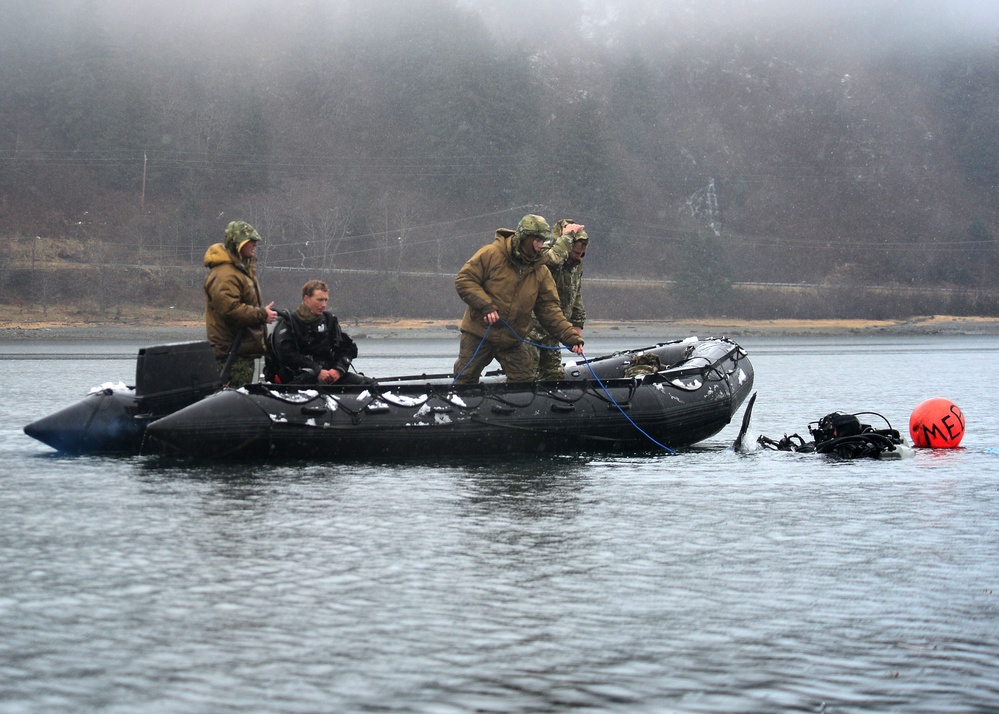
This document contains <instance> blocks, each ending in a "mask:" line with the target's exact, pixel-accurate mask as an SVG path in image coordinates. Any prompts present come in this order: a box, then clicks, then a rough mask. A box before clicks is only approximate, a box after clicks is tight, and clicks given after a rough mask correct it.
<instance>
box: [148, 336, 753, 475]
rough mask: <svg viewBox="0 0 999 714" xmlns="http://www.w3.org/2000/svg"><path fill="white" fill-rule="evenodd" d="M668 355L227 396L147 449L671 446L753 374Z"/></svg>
mask: <svg viewBox="0 0 999 714" xmlns="http://www.w3.org/2000/svg"><path fill="white" fill-rule="evenodd" d="M691 346H693V349H691ZM658 347H659V348H661V349H663V350H664V351H667V348H666V346H664V345H660V346H658ZM649 349H654V348H649ZM668 349H669V350H673V351H675V352H677V354H680V353H681V352H682V353H683V354H684V356H685V359H684V360H683V361H681V363H680V364H679V365H678V366H676V367H675V368H673V369H667V370H665V371H663V372H660V373H656V374H650V375H646V376H642V377H633V378H632V377H629V378H624V377H622V376H621V374H622V373H623V369H624V367H625V366H626V365H627V364H628V363H629V361H630V353H622V354H621V355H613V356H610V357H607V358H601V360H599V361H597V360H595V361H594V363H593V364H592V372H591V374H590V378H589V379H585V378H584V379H572V380H565V381H554V382H536V383H522V384H517V383H502V382H498V383H484V384H479V385H465V386H459V385H451V384H450V383H447V382H444V383H441V382H434V381H426V382H423V383H413V382H405V381H399V382H396V383H390V382H386V383H380V384H379V385H378V386H376V387H370V388H369V387H343V388H337V387H335V386H334V387H324V388H321V389H317V388H314V389H302V388H289V387H280V386H277V385H253V386H250V387H246V388H243V389H239V390H224V391H222V392H220V393H218V394H216V395H213V396H211V397H209V398H207V399H204V400H202V401H200V402H198V403H196V404H193V405H191V406H189V407H186V408H184V409H182V410H180V411H178V412H176V413H174V414H171V415H169V416H166V417H163V418H161V419H158V420H156V421H155V422H153V423H151V424H150V425H149V426H148V428H147V431H146V439H145V442H144V445H143V453H157V454H172V455H184V456H193V457H198V458H247V459H269V458H277V459H296V458H301V459H309V460H317V459H318V460H343V459H354V458H365V459H367V458H399V457H428V456H433V457H437V456H477V455H491V454H514V453H521V454H531V453H576V452H592V451H618V452H628V451H649V450H675V449H679V448H683V447H686V446H690V445H691V444H695V443H697V442H699V441H703V440H704V439H707V438H709V437H711V436H713V435H715V434H717V433H718V432H719V431H720V430H721V429H722V428H723V427H724V426H725V425H727V424H728V423H729V422H730V421H731V419H732V416H733V414H734V413H735V411H736V410H737V409H738V407H739V406H740V405H741V404H742V402H743V401H744V400H745V399H746V397H747V396H748V394H749V392H750V390H751V388H752V383H753V370H752V366H751V364H750V363H749V360H748V358H747V357H746V354H745V352H744V351H743V350H742V349H741V348H740V347H739V346H738V345H735V344H734V343H731V342H728V341H712V342H708V343H705V342H700V341H698V342H696V343H690V342H687V343H685V344H681V345H680V346H678V344H677V343H671V344H670V345H669V347H668ZM691 352H693V354H691ZM575 368H576V367H574V366H573V365H570V366H569V367H567V368H566V369H567V373H571V372H572V371H573V370H574V369H575ZM586 369H587V370H589V369H590V367H589V366H586ZM601 372H603V373H604V375H603V376H601V375H600V373H601Z"/></svg>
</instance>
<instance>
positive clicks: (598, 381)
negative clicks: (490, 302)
mask: <svg viewBox="0 0 999 714" xmlns="http://www.w3.org/2000/svg"><path fill="white" fill-rule="evenodd" d="M499 320H500V322H502V323H503V324H504V325H506V326H507V328H508V329H509V330H510V332H512V333H513V335H514V337H516V338H517V339H518V340H520V341H521V342H523V343H524V344H527V345H531V346H532V347H538V348H540V349H546V350H568V351H571V349H570V348H568V347H564V346H562V345H559V346H557V347H552V346H551V345H539V344H537V343H534V342H531V341H530V340H527V339H525V338H523V337H521V336H520V334H519V333H518V332H517V331H516V330H515V329H513V326H512V325H511V324H510V323H509V322H507V321H506V320H504V319H503V318H502V317H501V318H500V319H499ZM490 329H492V325H489V326H488V327H487V328H486V332H485V334H484V335H482V339H481V340H480V341H479V345H478V347H476V348H475V352H474V353H473V354H472V356H471V358H470V359H469V360H468V362H466V363H465V366H464V367H462V368H461V372H458V374H456V375H455V377H454V379H455V381H457V380H458V377H460V376H461V373H462V372H464V371H465V369H466V368H467V367H468V365H470V364H471V363H472V361H473V360H474V359H475V356H476V355H477V354H479V350H480V349H482V345H483V344H484V343H485V341H486V338H487V337H488V336H489V330H490ZM580 356H581V357H582V358H583V361H584V362H585V363H586V366H587V367H588V368H589V370H590V374H591V375H593V379H594V380H596V382H597V384H599V385H600V388H601V389H602V390H603V391H604V394H606V395H607V399H608V400H610V403H611V404H613V405H614V407H615V408H617V410H618V411H619V412H621V415H622V416H623V417H624V418H625V419H627V420H628V422H629V423H630V424H631V425H632V426H633V427H635V429H636V430H637V431H638V432H639V433H640V434H641V435H642V436H644V437H645V438H646V439H648V440H649V441H651V442H652V443H653V444H655V445H656V446H658V447H659V448H660V449H662V450H663V451H665V452H666V453H668V454H672V455H674V456H675V455H676V451H674V450H673V449H671V448H669V447H668V446H666V445H665V444H663V443H660V442H659V441H657V440H656V439H655V438H654V437H653V436H652V435H651V434H649V433H648V432H647V431H645V430H644V429H643V428H642V427H640V426H639V425H638V424H636V423H635V420H634V419H632V418H631V417H630V416H628V413H627V412H626V411H625V410H624V409H623V408H622V407H621V405H620V404H618V403H617V400H616V399H614V397H613V395H611V393H610V390H609V389H607V386H606V385H605V384H604V383H603V382H602V381H601V380H600V377H598V376H597V373H596V372H595V371H593V366H592V365H591V364H590V360H588V359H587V358H586V355H580ZM451 384H454V382H451Z"/></svg>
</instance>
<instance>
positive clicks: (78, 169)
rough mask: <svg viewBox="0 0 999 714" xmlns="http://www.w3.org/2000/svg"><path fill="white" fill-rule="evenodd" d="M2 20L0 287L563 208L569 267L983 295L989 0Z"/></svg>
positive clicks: (991, 202) (378, 7) (292, 255)
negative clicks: (243, 241) (574, 227)
mask: <svg viewBox="0 0 999 714" xmlns="http://www.w3.org/2000/svg"><path fill="white" fill-rule="evenodd" d="M802 6H806V7H804V8H803V7H802ZM0 18H3V19H2V20H0V23H2V24H0V28H2V29H0V33H2V34H0V87H2V92H0V235H3V236H5V237H6V238H7V239H8V242H9V243H10V245H12V246H14V248H13V249H12V251H11V253H10V255H8V256H7V257H6V258H4V263H3V265H0V292H2V293H4V294H6V295H7V298H6V299H8V300H9V299H10V295H9V293H10V292H11V291H12V290H15V289H22V288H23V284H24V280H25V279H27V278H25V276H24V275H22V276H21V278H19V279H18V280H15V278H14V277H12V276H13V275H14V272H13V270H14V269H15V268H17V267H18V266H20V267H21V268H23V267H24V266H25V265H26V261H28V260H30V261H31V265H32V270H34V269H35V267H36V266H37V265H39V264H41V263H43V262H44V263H46V264H50V263H52V262H54V261H55V262H59V261H62V262H65V261H70V262H74V261H75V262H77V263H88V262H90V263H93V262H98V263H103V264H104V265H128V264H140V265H144V266H200V262H201V257H202V255H203V253H204V250H205V248H206V247H207V245H208V244H210V243H212V242H216V241H218V240H221V236H222V230H223V228H224V226H225V224H226V223H227V222H228V221H230V220H233V219H236V218H242V219H245V220H248V221H250V222H251V223H253V224H254V225H255V226H256V227H257V228H258V230H259V231H260V232H261V234H262V235H263V236H264V244H263V245H262V250H261V251H260V252H259V253H258V254H259V255H261V256H262V258H263V263H264V266H265V269H279V268H287V269H290V268H308V269H311V270H313V272H315V273H316V274H324V273H323V271H331V270H339V269H375V270H379V271H383V272H385V274H391V273H392V272H394V273H395V274H396V275H397V276H398V275H400V274H402V272H403V271H417V272H426V273H441V274H447V273H453V272H455V271H456V270H457V269H458V268H460V266H461V265H462V263H463V262H464V261H465V259H466V258H467V257H469V256H470V255H471V254H472V252H474V251H475V250H476V249H477V248H478V247H479V246H480V245H482V244H484V243H486V242H488V241H489V240H490V238H491V236H492V233H493V231H494V230H495V229H496V228H499V227H514V226H515V225H516V223H517V220H518V219H519V218H520V217H521V216H522V215H523V214H525V213H528V212H532V213H541V214H543V215H544V216H546V217H547V218H548V219H549V220H550V221H551V222H554V221H555V220H557V219H559V218H563V217H569V218H573V219H575V220H576V221H578V222H580V223H584V224H586V226H587V231H588V233H589V234H590V236H591V239H592V244H591V250H590V252H589V254H588V256H587V261H588V264H589V266H590V267H589V268H588V274H589V275H591V276H603V277H612V278H644V279H653V280H671V281H676V285H677V286H678V287H677V289H678V290H681V291H685V294H686V295H687V296H688V297H690V296H698V297H699V298H701V297H703V298H704V299H705V300H707V301H708V302H710V300H712V299H714V298H715V297H717V298H719V299H720V298H721V297H722V296H723V294H724V291H722V292H718V293H716V292H714V287H715V286H717V285H719V284H722V285H728V284H731V283H732V282H779V283H827V284H835V285H871V284H877V285H888V286H891V285H899V286H902V285H904V286H922V287H934V288H947V289H974V290H991V291H994V290H996V289H997V288H999V285H997V267H999V259H997V251H996V242H995V233H996V231H997V230H999V201H997V198H999V191H997V184H999V4H996V3H994V2H984V1H981V2H973V1H971V0H964V1H955V2H943V1H940V2H937V1H934V2H930V1H929V0H926V1H916V0H914V1H913V2H906V3H898V2H891V1H889V0H865V1H861V0H852V1H845V2H837V3H833V2H824V1H821V2H812V3H799V2H791V1H790V0H741V1H737V0H730V1H729V2H720V3H714V4H711V5H710V6H707V5H705V4H704V3H699V2H693V1H690V2H687V1H685V0H669V1H664V2H656V3H643V2H637V0H623V1H621V2H610V1H607V2H596V1H595V0H558V1H556V0H535V1H533V2H530V3H528V2H525V1H523V0H502V1H497V2H490V3H479V2H472V1H471V0H406V1H405V2H398V1H391V0H365V2H353V1H349V0H303V1H301V2H292V1H289V2H280V3H279V2H276V1H274V0H241V1H239V2H237V1H236V0H231V1H230V2H213V3H203V2H200V1H199V2H194V1H192V0H180V1H178V2H171V3H166V2H154V3H130V2H125V1H124V0H79V1H69V0H67V1H63V2H49V1H44V0H43V1H42V2H37V0H35V1H31V2H28V1H26V0H0ZM29 256H30V257H29ZM15 263H16V264H15ZM299 277H300V276H296V277H295V280H298V279H299ZM310 277H311V275H310ZM17 286H21V287H17ZM713 296H714V297H713ZM401 297H402V299H405V295H404V294H403V295H402V296H401ZM0 299H3V297H2V296H0ZM691 299H693V298H691Z"/></svg>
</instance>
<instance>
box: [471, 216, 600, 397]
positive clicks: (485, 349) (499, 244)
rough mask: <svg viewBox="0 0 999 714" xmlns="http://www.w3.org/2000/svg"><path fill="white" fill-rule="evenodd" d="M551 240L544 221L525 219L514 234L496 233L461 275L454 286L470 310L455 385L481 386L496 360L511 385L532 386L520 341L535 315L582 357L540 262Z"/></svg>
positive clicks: (527, 357)
mask: <svg viewBox="0 0 999 714" xmlns="http://www.w3.org/2000/svg"><path fill="white" fill-rule="evenodd" d="M550 237H551V229H550V228H549V227H548V223H547V222H546V221H545V219H544V218H542V217H541V216H535V215H527V216H524V217H523V218H522V219H521V220H520V223H519V224H518V226H517V230H516V231H511V230H509V229H508V228H500V229H499V230H497V231H496V237H495V239H494V240H493V242H492V243H490V244H489V245H486V246H483V247H482V248H480V249H479V250H478V251H477V252H476V253H475V255H473V256H472V257H471V258H469V259H468V262H466V263H465V265H464V266H463V267H462V268H461V270H460V271H458V277H457V278H456V279H455V281H454V285H455V289H456V290H457V291H458V295H459V296H460V297H461V299H462V300H464V301H465V303H466V304H467V307H466V308H465V315H464V317H462V320H461V344H460V346H459V348H458V359H457V360H456V361H455V363H454V371H453V373H452V375H453V376H455V377H456V379H455V382H456V383H458V384H474V383H476V382H478V381H479V375H481V374H482V370H483V369H485V367H486V365H488V364H489V363H490V362H491V361H492V360H493V359H496V360H497V361H498V362H499V363H500V367H502V368H503V372H504V374H506V378H507V381H508V382H529V381H531V380H532V379H533V377H534V368H533V363H532V361H531V355H530V353H529V352H528V350H527V346H526V345H525V344H524V343H523V342H522V340H521V338H522V337H524V336H526V335H527V333H528V332H530V330H531V326H532V324H533V316H534V315H537V318H538V320H539V321H540V322H541V324H542V325H543V326H544V327H545V329H547V330H548V332H549V333H550V334H551V335H554V336H555V337H557V338H558V340H559V341H560V342H561V343H562V344H564V345H566V346H568V347H571V348H572V351H573V352H575V353H576V354H578V355H582V354H583V338H582V337H580V336H579V333H578V332H576V330H575V329H574V328H573V326H572V325H571V324H570V323H569V321H568V320H566V319H565V315H563V314H562V309H561V307H560V306H559V300H558V293H557V292H556V290H555V282H554V281H553V280H552V276H551V273H550V272H549V271H548V269H547V268H546V267H545V265H544V262H543V261H542V259H541V253H540V251H541V249H542V247H543V246H544V242H545V240H547V239H548V238H550ZM483 338H485V339H483Z"/></svg>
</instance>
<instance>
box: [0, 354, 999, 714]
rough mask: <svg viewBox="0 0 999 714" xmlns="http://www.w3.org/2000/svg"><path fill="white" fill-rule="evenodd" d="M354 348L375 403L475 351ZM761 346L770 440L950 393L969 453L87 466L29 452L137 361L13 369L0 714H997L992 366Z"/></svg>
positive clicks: (996, 441) (0, 494) (997, 523)
mask: <svg viewBox="0 0 999 714" xmlns="http://www.w3.org/2000/svg"><path fill="white" fill-rule="evenodd" d="M359 342H360V348H361V353H362V356H361V357H360V358H359V359H358V365H359V366H360V367H361V368H362V369H364V370H365V371H367V372H368V373H369V374H374V375H379V374H390V373H393V374H394V373H413V372H422V371H431V372H432V371H446V370H447V369H448V368H449V367H450V364H451V361H452V360H453V357H454V351H455V349H456V348H457V343H456V341H455V342H452V341H450V340H447V339H437V340H426V341H422V340H406V339H404V340H375V339H365V340H360V341H359ZM649 342H651V341H649V340H641V341H638V342H634V341H632V342H631V343H630V344H620V343H617V342H615V341H613V340H592V341H591V342H588V343H587V346H588V348H589V350H590V354H591V355H596V354H600V353H602V352H606V351H612V350H614V349H620V348H625V347H637V346H641V345H643V344H646V343H649ZM741 343H742V344H743V345H744V346H745V347H746V348H747V349H748V350H749V352H750V356H751V358H752V360H753V363H754V365H755V367H756V373H757V380H756V386H757V389H758V392H759V398H758V401H757V404H756V409H755V412H754V419H753V432H754V433H757V434H759V433H763V434H766V435H768V436H771V437H780V436H782V435H783V434H784V433H791V432H798V433H801V434H804V435H807V424H808V422H810V421H815V420H817V419H818V418H819V417H821V416H823V415H825V414H827V413H829V412H831V411H834V410H841V411H850V412H854V411H861V410H864V411H876V412H879V413H881V414H883V415H884V416H886V417H887V418H888V419H889V420H890V421H891V423H892V424H893V425H894V426H895V427H896V428H899V429H900V430H902V431H907V423H908V417H909V414H910V413H911V411H912V409H913V408H914V407H915V406H916V405H917V404H918V403H919V402H921V401H922V400H923V399H926V398H929V397H933V396H944V397H948V398H950V399H952V400H953V401H955V402H956V403H957V404H958V405H959V406H961V408H962V409H963V411H964V413H965V416H966V418H967V422H968V433H967V435H966V437H965V440H964V443H963V448H961V449H958V450H954V451H947V452H944V451H939V452H932V451H926V450H920V451H918V452H917V455H916V456H915V457H914V458H912V459H909V460H907V461H903V462H871V461H864V462H851V463H836V462H832V461H827V460H825V459H823V458H821V457H816V456H806V455H797V454H784V453H774V452H768V451H757V452H754V453H750V454H737V453H735V452H734V451H732V450H731V449H730V448H729V444H730V443H731V441H732V439H734V437H735V434H736V432H737V424H735V423H733V424H732V425H730V426H728V427H727V428H726V429H725V430H724V431H723V432H722V433H721V434H719V435H718V436H717V437H715V438H714V439H712V440H710V441H708V442H705V443H704V444H702V445H700V446H699V447H698V448H696V449H693V450H690V451H688V452H685V453H682V454H680V455H679V456H666V455H662V454H658V453H650V454H649V455H643V456H615V455H603V456H592V455H591V456H566V457H549V458H543V459H538V458H529V459H527V458H522V459H505V460H497V459H493V460H475V459H467V460H463V461H461V460H448V461H447V462H442V463H436V462H418V463H405V464H399V463H384V464H383V463H350V464H338V463H335V462H331V463H327V464H316V463H312V464H308V463H302V464H260V465H256V466H247V465H245V464H244V465H238V466H233V465H225V464H217V465H200V466H192V465H189V464H188V465H185V464H180V463H177V462H173V463H165V462H162V461H157V460H154V459H147V458H96V457H74V458H71V457H64V456H60V455H57V454H55V452H53V451H51V450H50V449H48V447H45V446H44V445H42V444H40V443H36V442H34V441H32V440H31V439H29V438H28V437H26V436H24V434H23V433H22V431H21V428H22V427H23V426H24V424H25V423H27V422H29V421H31V420H32V419H35V418H37V417H39V416H42V415H44V414H47V413H49V412H51V411H54V410H55V409H58V408H61V407H63V406H66V405H68V404H70V403H72V402H74V401H76V400H77V399H79V398H80V397H81V396H82V395H83V394H84V393H85V392H86V391H87V389H88V388H89V387H91V386H93V385H96V384H100V383H102V382H105V381H118V380H122V381H125V382H129V383H130V382H132V381H133V377H134V355H135V351H136V349H137V348H138V347H139V346H142V345H138V344H130V343H124V342H114V343H110V342H109V343H89V342H88V343H80V342H77V343H68V342H50V343H45V342H38V341H26V342H4V343H0V353H2V354H0V357H2V358H0V375H2V376H3V383H4V384H5V385H7V399H5V400H3V403H0V450H2V452H0V453H2V458H3V461H4V466H3V468H2V469H0V472H2V475H0V712H62V711H66V712H69V711H73V712H76V711H88V712H89V711H101V712H136V711H142V712H227V711H274V712H433V713H435V714H436V713H449V712H569V711H573V712H575V711H580V712H586V711H593V712H603V711H614V712H778V711H801V712H856V711H870V712H887V711H893V712H985V711H995V710H997V709H999V685H997V677H996V672H997V671H999V416H997V414H996V412H997V410H996V408H995V396H996V387H995V384H996V380H995V377H994V372H995V369H996V364H997V362H999V338H995V337H982V338H977V337H954V338H951V337H939V338H912V339H898V338H893V339H888V338H884V339H881V338H870V337H868V338H835V339H833V338H829V339H814V338H810V339H804V338H802V339H779V340H778V339H762V338H757V339H748V338H747V339H743V340H741Z"/></svg>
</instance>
